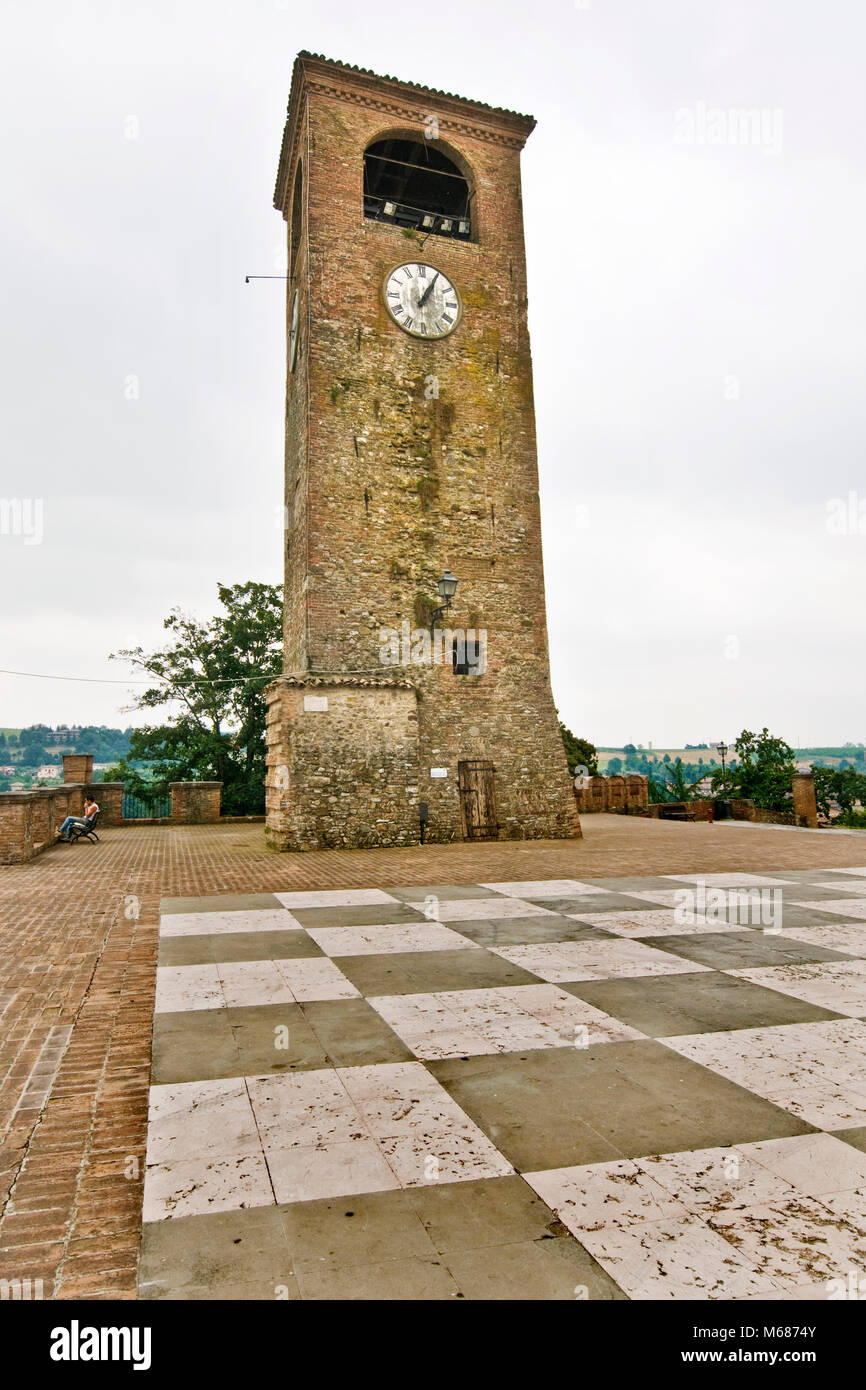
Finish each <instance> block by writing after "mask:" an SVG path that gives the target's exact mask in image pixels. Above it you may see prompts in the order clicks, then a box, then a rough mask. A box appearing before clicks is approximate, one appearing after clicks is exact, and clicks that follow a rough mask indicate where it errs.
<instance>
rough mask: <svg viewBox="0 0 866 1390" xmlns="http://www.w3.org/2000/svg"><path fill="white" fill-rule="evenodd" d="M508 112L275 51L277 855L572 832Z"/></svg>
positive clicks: (273, 817) (515, 121)
mask: <svg viewBox="0 0 866 1390" xmlns="http://www.w3.org/2000/svg"><path fill="white" fill-rule="evenodd" d="M534 124H535V122H534V121H533V119H532V117H530V116H521V115H518V114H516V113H515V112H512V111H504V110H499V109H497V108H493V107H490V106H485V105H484V104H483V103H481V102H475V101H467V100H465V99H463V98H461V97H455V96H449V95H447V94H445V93H443V92H439V91H434V90H431V89H429V88H425V87H419V86H416V85H415V84H414V83H409V82H399V81H395V80H393V79H391V78H383V77H377V76H376V75H375V74H374V73H371V72H367V71H365V70H362V69H358V68H353V67H349V66H346V65H345V64H342V63H336V62H331V61H328V60H326V59H324V58H320V57H315V56H313V55H311V54H308V53H301V54H299V56H298V58H297V60H296V62H295V68H294V73H293V77H292V87H291V95H290V99H289V109H288V119H287V123H286V128H285V133H284V136H283V145H282V152H281V155H280V164H279V172H278V176H277V186H276V197H275V205H276V207H277V208H278V209H279V211H280V212H282V214H283V216H284V218H285V221H286V225H287V235H288V269H289V277H288V303H287V347H288V352H287V357H288V373H287V392H286V462H285V470H286V472H285V622H284V675H283V676H282V677H280V678H279V679H277V680H275V681H274V682H273V683H272V684H271V685H270V687H269V688H268V778H267V831H268V836H269V839H270V840H271V842H272V843H273V844H274V846H275V847H277V848H280V849H316V848H326V847H336V846H347V847H349V846H373V845H408V844H416V843H418V841H419V839H422V838H423V839H427V840H429V841H439V842H444V841H451V840H475V839H544V838H566V837H574V836H578V835H580V825H579V821H578V818H577V812H576V809H575V801H574V796H573V793H572V789H571V784H570V780H569V776H568V770H567V765H566V759H565V752H564V749H563V746H562V741H561V738H560V735H559V730H558V725H557V717H556V710H555V708H554V704H553V696H552V692H551V688H550V673H549V666H548V648H547V621H546V614H545V604H544V575H543V568H542V557H541V528H540V517H539V502H538V476H537V461H536V445H535V419H534V408H533V396H532V364H531V358H530V350H529V336H528V332H527V323H526V267H525V253H524V245H523V220H522V208H521V188H520V151H521V149H522V147H523V144H524V142H525V141H526V138H527V136H528V135H529V133H530V132H531V130H532V129H533V126H534Z"/></svg>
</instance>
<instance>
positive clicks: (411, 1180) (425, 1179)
mask: <svg viewBox="0 0 866 1390" xmlns="http://www.w3.org/2000/svg"><path fill="white" fill-rule="evenodd" d="M379 1142H380V1144H381V1147H382V1152H383V1154H384V1155H385V1158H386V1160H387V1162H388V1165H389V1166H390V1167H391V1168H392V1169H393V1170H394V1172H395V1173H396V1174H397V1178H398V1181H399V1183H400V1186H401V1187H434V1186H435V1185H436V1184H437V1183H440V1182H470V1181H474V1182H478V1181H480V1179H481V1178H504V1177H509V1176H510V1175H511V1174H512V1173H513V1172H514V1169H513V1168H512V1166H511V1164H510V1163H509V1162H508V1159H507V1158H505V1157H504V1156H503V1155H502V1154H501V1153H500V1152H499V1150H498V1149H497V1148H496V1147H495V1145H494V1144H492V1143H491V1142H490V1140H489V1139H488V1138H487V1136H486V1135H485V1134H484V1133H483V1132H482V1131H481V1130H480V1129H478V1128H477V1126H475V1125H471V1127H470V1128H469V1129H462V1130H457V1129H452V1130H448V1131H441V1130H434V1131H422V1130H420V1129H418V1130H416V1131H413V1132H412V1133H411V1134H402V1133H401V1134H396V1135H387V1136H385V1137H383V1138H382V1139H380V1141H379Z"/></svg>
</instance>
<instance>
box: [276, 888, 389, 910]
mask: <svg viewBox="0 0 866 1390" xmlns="http://www.w3.org/2000/svg"><path fill="white" fill-rule="evenodd" d="M274 897H275V898H279V900H280V902H281V903H282V904H283V907H287V908H289V910H291V909H292V908H293V907H298V908H300V907H367V906H375V905H376V904H379V903H387V904H388V905H389V906H391V907H393V906H394V905H395V903H399V899H398V898H393V897H392V896H391V894H390V893H383V892H382V890H381V888H320V889H316V890H312V891H309V892H298V893H275V894H274Z"/></svg>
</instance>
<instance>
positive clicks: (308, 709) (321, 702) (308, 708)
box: [304, 695, 328, 714]
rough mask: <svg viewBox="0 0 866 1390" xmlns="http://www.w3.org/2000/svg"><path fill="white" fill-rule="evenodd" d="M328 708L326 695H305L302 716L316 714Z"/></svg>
mask: <svg viewBox="0 0 866 1390" xmlns="http://www.w3.org/2000/svg"><path fill="white" fill-rule="evenodd" d="M327 708H328V697H327V695H305V696H304V714H307V713H316V712H321V711H322V710H326V709H327Z"/></svg>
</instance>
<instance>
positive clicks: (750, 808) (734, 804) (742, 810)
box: [731, 797, 818, 825]
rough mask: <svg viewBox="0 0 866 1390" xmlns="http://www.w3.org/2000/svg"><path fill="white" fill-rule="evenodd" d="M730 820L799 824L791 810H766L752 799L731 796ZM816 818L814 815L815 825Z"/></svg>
mask: <svg viewBox="0 0 866 1390" xmlns="http://www.w3.org/2000/svg"><path fill="white" fill-rule="evenodd" d="M731 820H748V821H755V822H757V823H758V824H759V825H799V824H801V822H800V821H798V820H797V817H796V816H795V815H794V812H793V811H768V810H767V809H766V807H764V806H756V805H755V803H754V801H750V800H747V799H743V798H740V797H733V798H732V800H731ZM817 823H818V818H817V815H816V817H815V824H816V825H817Z"/></svg>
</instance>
